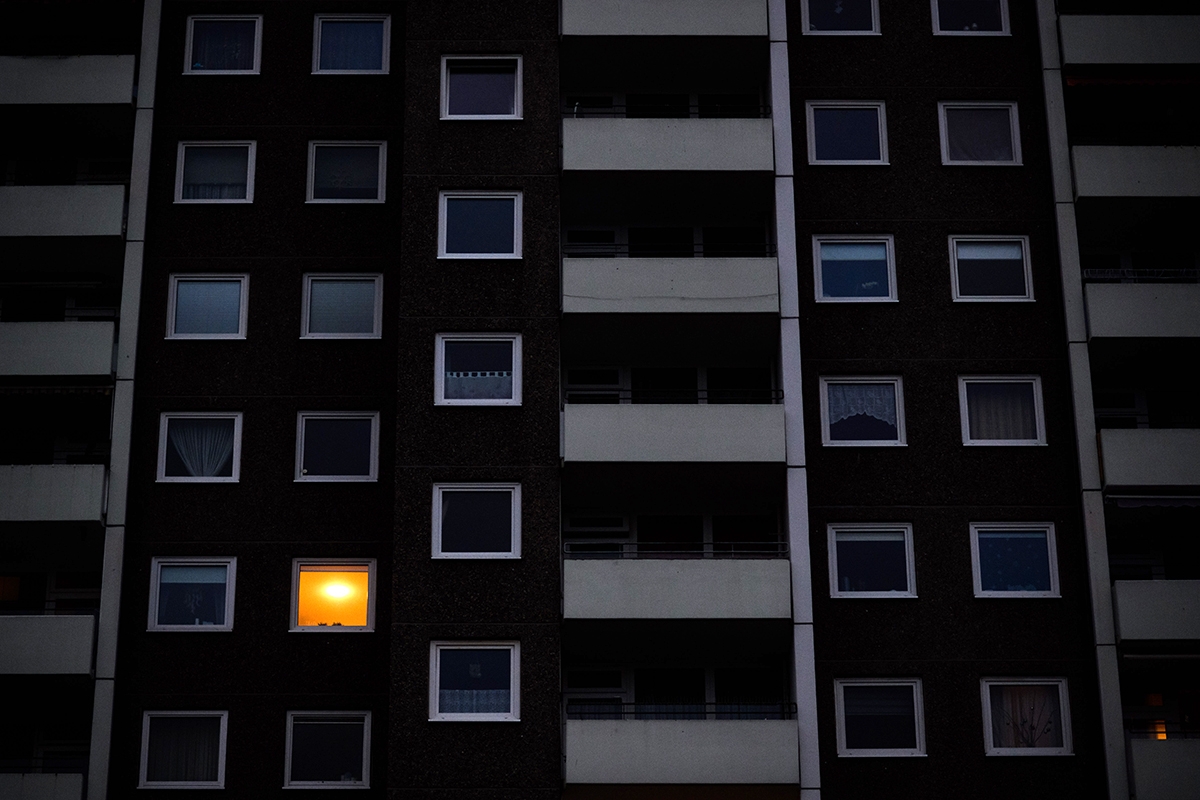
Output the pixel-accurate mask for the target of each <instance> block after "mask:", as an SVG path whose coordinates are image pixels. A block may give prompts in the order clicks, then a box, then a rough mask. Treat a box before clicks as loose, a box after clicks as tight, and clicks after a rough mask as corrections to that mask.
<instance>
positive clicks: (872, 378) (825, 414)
mask: <svg viewBox="0 0 1200 800" xmlns="http://www.w3.org/2000/svg"><path fill="white" fill-rule="evenodd" d="M833 383H890V384H893V385H894V386H895V387H896V441H894V442H889V441H881V440H874V439H865V440H861V441H859V440H845V441H843V440H840V439H839V440H836V441H835V440H834V439H832V438H830V433H829V385H830V384H833ZM819 386H820V392H821V397H820V401H821V444H822V445H824V446H825V447H907V446H908V438H907V434H906V432H905V430H904V379H903V378H902V377H900V376H899V375H878V376H876V375H851V376H838V375H829V376H822V377H821V378H820V379H819Z"/></svg>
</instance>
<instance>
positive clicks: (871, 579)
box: [834, 531, 909, 592]
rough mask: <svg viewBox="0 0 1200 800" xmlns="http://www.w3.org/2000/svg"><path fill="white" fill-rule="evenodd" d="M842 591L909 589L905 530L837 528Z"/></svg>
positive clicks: (896, 590) (838, 575)
mask: <svg viewBox="0 0 1200 800" xmlns="http://www.w3.org/2000/svg"><path fill="white" fill-rule="evenodd" d="M834 536H835V539H834V541H835V542H836V544H837V581H838V585H837V590H838V591H839V592H907V591H909V587H908V553H907V548H906V546H905V537H904V532H903V531H862V532H849V531H847V532H840V531H839V532H837V533H836V534H835V535H834Z"/></svg>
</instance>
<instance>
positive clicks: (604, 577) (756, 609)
mask: <svg viewBox="0 0 1200 800" xmlns="http://www.w3.org/2000/svg"><path fill="white" fill-rule="evenodd" d="M791 615H792V602H791V579H790V567H789V565H788V561H787V559H782V558H779V559H745V560H739V559H636V560H635V559H625V560H622V559H611V560H610V559H595V560H593V559H570V558H569V559H567V560H566V561H565V562H563V616H564V617H566V618H567V619H751V618H758V619H766V618H772V617H774V618H782V619H790V618H791Z"/></svg>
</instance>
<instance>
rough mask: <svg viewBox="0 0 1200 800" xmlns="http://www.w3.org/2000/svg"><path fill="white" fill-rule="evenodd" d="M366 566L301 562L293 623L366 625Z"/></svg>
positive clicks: (330, 625)
mask: <svg viewBox="0 0 1200 800" xmlns="http://www.w3.org/2000/svg"><path fill="white" fill-rule="evenodd" d="M368 570H369V567H368V566H367V565H366V564H362V565H357V564H351V565H346V564H339V565H336V566H333V565H330V566H321V565H317V564H313V565H301V567H300V587H299V597H298V602H297V603H296V626H297V627H300V628H316V627H326V626H328V627H350V628H363V627H366V625H367V609H368V603H369V601H370V598H368V597H367V588H368V582H369V572H368Z"/></svg>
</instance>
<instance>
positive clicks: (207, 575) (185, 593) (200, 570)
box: [146, 558, 237, 632]
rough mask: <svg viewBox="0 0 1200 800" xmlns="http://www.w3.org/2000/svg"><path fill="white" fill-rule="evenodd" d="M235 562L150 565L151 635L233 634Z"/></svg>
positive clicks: (185, 561)
mask: <svg viewBox="0 0 1200 800" xmlns="http://www.w3.org/2000/svg"><path fill="white" fill-rule="evenodd" d="M236 569H237V559H236V558H155V559H153V560H152V561H151V562H150V621H149V624H148V626H147V628H146V629H147V630H151V631H188V632H194V631H231V630H233V584H234V573H235V572H236Z"/></svg>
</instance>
